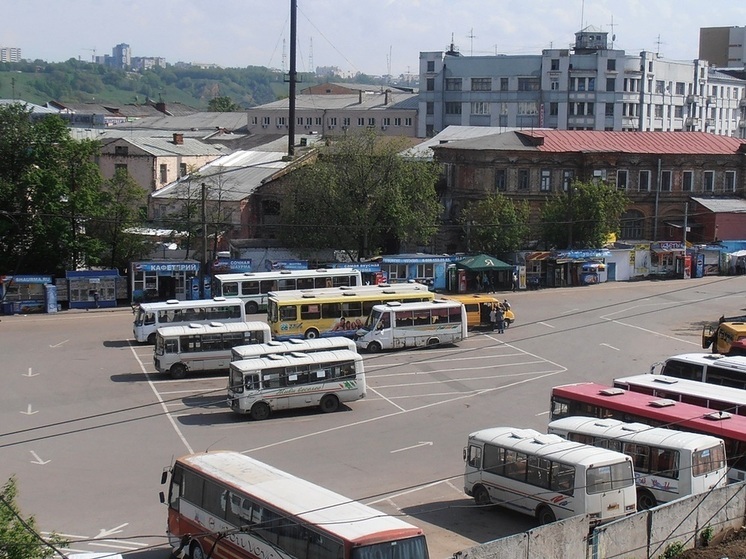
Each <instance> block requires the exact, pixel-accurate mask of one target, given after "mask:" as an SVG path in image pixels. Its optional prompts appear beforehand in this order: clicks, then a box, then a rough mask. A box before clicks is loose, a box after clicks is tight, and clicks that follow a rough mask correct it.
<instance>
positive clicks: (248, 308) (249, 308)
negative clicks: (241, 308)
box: [246, 301, 259, 314]
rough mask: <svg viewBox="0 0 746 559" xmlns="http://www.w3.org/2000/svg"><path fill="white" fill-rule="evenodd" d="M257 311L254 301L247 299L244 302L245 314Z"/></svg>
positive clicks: (257, 307) (257, 306)
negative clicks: (247, 300) (246, 301)
mask: <svg viewBox="0 0 746 559" xmlns="http://www.w3.org/2000/svg"><path fill="white" fill-rule="evenodd" d="M258 312H259V305H257V304H256V303H255V302H254V301H249V302H248V303H246V314H256V313H258Z"/></svg>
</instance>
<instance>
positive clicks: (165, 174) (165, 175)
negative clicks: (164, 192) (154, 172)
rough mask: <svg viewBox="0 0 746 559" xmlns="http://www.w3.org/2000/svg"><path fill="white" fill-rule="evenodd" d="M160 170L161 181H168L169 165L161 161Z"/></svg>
mask: <svg viewBox="0 0 746 559" xmlns="http://www.w3.org/2000/svg"><path fill="white" fill-rule="evenodd" d="M160 171H161V183H166V182H168V165H166V164H165V163H161V166H160Z"/></svg>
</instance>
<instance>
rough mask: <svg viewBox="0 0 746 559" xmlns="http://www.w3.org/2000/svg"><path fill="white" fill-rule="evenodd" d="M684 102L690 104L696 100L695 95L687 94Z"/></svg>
mask: <svg viewBox="0 0 746 559" xmlns="http://www.w3.org/2000/svg"><path fill="white" fill-rule="evenodd" d="M686 102H687V103H688V104H689V105H691V104H692V103H696V102H697V96H696V95H687V96H686Z"/></svg>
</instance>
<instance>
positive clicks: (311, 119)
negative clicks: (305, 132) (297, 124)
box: [306, 116, 313, 126]
mask: <svg viewBox="0 0 746 559" xmlns="http://www.w3.org/2000/svg"><path fill="white" fill-rule="evenodd" d="M306 124H307V125H308V126H311V125H313V118H312V117H310V116H308V117H306Z"/></svg>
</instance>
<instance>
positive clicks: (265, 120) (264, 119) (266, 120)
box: [262, 116, 269, 126]
mask: <svg viewBox="0 0 746 559" xmlns="http://www.w3.org/2000/svg"><path fill="white" fill-rule="evenodd" d="M262 126H269V117H268V116H263V117H262Z"/></svg>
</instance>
